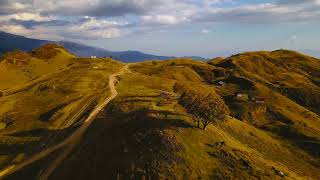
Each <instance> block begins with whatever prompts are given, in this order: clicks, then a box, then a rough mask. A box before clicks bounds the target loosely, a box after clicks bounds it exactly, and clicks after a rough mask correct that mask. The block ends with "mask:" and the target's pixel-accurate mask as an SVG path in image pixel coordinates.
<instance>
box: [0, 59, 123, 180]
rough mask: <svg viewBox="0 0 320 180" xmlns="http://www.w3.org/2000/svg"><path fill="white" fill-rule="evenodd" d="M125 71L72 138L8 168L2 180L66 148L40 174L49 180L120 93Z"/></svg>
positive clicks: (114, 79)
mask: <svg viewBox="0 0 320 180" xmlns="http://www.w3.org/2000/svg"><path fill="white" fill-rule="evenodd" d="M125 71H128V65H126V66H125V67H124V68H122V70H121V71H120V72H118V73H116V74H112V75H110V77H109V87H110V91H111V96H109V97H108V98H107V99H105V101H104V102H103V103H102V104H100V105H99V106H97V107H96V108H95V109H94V110H93V111H92V112H91V113H90V115H89V116H88V118H87V119H86V120H85V121H84V123H83V125H82V126H81V127H79V128H78V129H77V130H76V131H75V132H74V133H73V134H72V135H71V136H69V137H68V138H67V139H65V140H64V141H63V142H61V143H59V144H57V145H54V146H52V147H49V148H48V149H45V150H43V151H41V152H39V153H38V154H35V155H34V156H32V157H30V158H29V159H27V160H25V161H24V162H22V163H21V164H18V165H15V166H14V165H13V166H10V167H8V168H7V169H5V170H3V171H2V172H0V179H3V178H5V177H6V176H8V175H9V174H12V173H15V172H17V171H19V170H21V169H22V168H24V167H26V166H28V165H30V164H32V163H34V162H36V161H38V160H40V159H42V158H44V157H47V156H48V155H50V154H51V153H53V152H55V151H57V150H58V149H61V148H65V149H64V150H63V152H62V153H61V154H60V155H59V156H58V157H57V158H56V159H55V160H54V161H53V162H52V164H51V165H50V166H49V167H48V168H47V169H46V170H44V171H43V172H42V173H41V174H40V177H39V178H40V179H44V180H45V179H48V177H49V176H50V175H51V174H52V172H53V171H54V170H55V169H56V168H57V167H58V166H59V165H60V164H61V163H62V162H63V161H64V160H65V158H66V157H67V156H68V155H69V154H70V153H71V152H72V150H74V148H75V147H76V146H77V145H78V144H79V142H80V141H81V139H82V137H83V135H84V133H85V132H86V130H87V129H88V127H89V126H90V125H91V123H92V122H93V121H94V119H95V118H96V116H97V115H98V114H99V113H100V112H101V110H103V109H104V108H105V107H106V106H107V105H108V103H109V102H110V101H111V100H113V99H114V98H115V97H116V96H117V95H118V92H117V90H116V82H117V76H120V75H121V74H123V73H124V72H125Z"/></svg>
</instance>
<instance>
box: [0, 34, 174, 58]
mask: <svg viewBox="0 0 320 180" xmlns="http://www.w3.org/2000/svg"><path fill="white" fill-rule="evenodd" d="M0 41H1V44H0V54H1V53H4V52H8V51H12V50H14V49H21V50H23V51H31V50H32V49H34V48H36V47H39V46H41V45H44V44H48V43H57V44H61V45H63V46H64V47H65V48H66V49H68V50H69V51H70V52H72V53H73V54H75V55H77V56H78V57H90V56H96V57H113V58H114V59H117V60H120V61H123V62H139V61H145V60H167V59H172V58H174V57H172V56H171V57H170V56H157V55H150V54H145V53H142V52H139V51H119V52H113V51H108V50H106V49H103V48H98V47H91V46H87V45H83V44H79V43H74V42H67V41H58V42H55V41H47V40H38V39H31V38H26V37H24V36H18V35H13V34H9V33H5V32H0Z"/></svg>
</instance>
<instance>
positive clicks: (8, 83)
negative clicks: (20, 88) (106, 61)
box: [0, 44, 75, 90]
mask: <svg viewBox="0 0 320 180" xmlns="http://www.w3.org/2000/svg"><path fill="white" fill-rule="evenodd" d="M74 59H75V56H73V55H72V54H70V53H69V52H67V51H66V50H65V49H64V48H61V47H59V46H54V45H50V44H49V45H45V46H42V47H40V48H38V49H36V50H34V51H33V52H32V53H30V54H29V53H26V52H23V51H20V50H16V51H13V52H9V53H6V54H4V55H3V56H2V57H1V60H0V69H1V75H0V90H3V89H7V88H12V87H13V86H16V85H19V84H22V83H25V82H27V81H30V80H33V79H36V78H39V77H40V76H42V75H45V74H48V73H52V72H55V71H57V70H59V69H62V68H66V67H67V66H69V65H71V64H73V63H74Z"/></svg>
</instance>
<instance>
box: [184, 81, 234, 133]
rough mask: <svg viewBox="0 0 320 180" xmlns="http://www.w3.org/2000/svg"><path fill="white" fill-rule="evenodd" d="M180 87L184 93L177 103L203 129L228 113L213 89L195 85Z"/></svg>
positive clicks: (226, 107) (227, 109)
mask: <svg viewBox="0 0 320 180" xmlns="http://www.w3.org/2000/svg"><path fill="white" fill-rule="evenodd" d="M181 87H182V88H183V89H184V93H183V95H182V96H181V98H180V102H179V103H180V104H181V105H182V106H184V107H185V108H186V109H187V112H188V113H189V114H191V116H192V117H193V119H195V120H196V121H197V126H198V127H199V128H200V123H201V124H202V128H203V129H204V130H205V129H206V128H207V127H208V125H209V124H212V123H214V122H216V121H219V120H223V119H224V118H225V117H226V116H227V115H228V114H229V113H230V111H229V108H228V106H227V105H226V104H225V103H224V101H223V100H222V98H221V97H220V96H219V95H218V94H216V93H215V92H214V91H213V90H211V91H210V90H208V89H206V88H201V87H195V86H181ZM181 87H180V88H181Z"/></svg>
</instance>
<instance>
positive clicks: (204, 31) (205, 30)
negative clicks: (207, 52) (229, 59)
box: [200, 29, 211, 34]
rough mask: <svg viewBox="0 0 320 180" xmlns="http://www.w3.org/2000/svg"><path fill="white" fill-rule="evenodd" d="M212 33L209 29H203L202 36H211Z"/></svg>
mask: <svg viewBox="0 0 320 180" xmlns="http://www.w3.org/2000/svg"><path fill="white" fill-rule="evenodd" d="M210 32H211V31H210V30H209V29H202V30H201V32H200V33H201V34H209V33H210Z"/></svg>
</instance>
